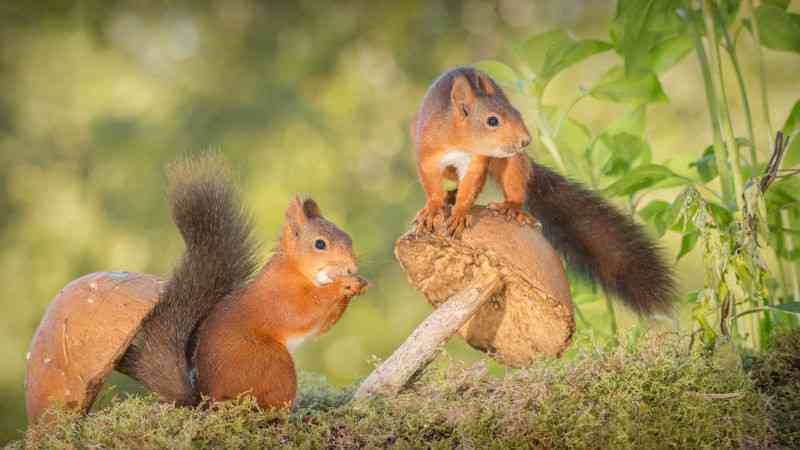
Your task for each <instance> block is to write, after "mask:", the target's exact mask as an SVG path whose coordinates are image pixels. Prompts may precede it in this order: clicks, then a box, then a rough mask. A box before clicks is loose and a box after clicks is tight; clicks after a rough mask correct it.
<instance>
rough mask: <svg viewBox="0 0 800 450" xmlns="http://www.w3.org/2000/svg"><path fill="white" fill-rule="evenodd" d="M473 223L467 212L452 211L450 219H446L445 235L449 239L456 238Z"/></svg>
mask: <svg viewBox="0 0 800 450" xmlns="http://www.w3.org/2000/svg"><path fill="white" fill-rule="evenodd" d="M473 223H474V218H473V217H472V215H471V214H470V213H469V212H468V211H462V210H458V209H456V210H454V211H453V214H452V215H450V218H448V219H447V234H448V235H449V236H450V237H454V238H457V237H459V236H461V233H463V232H464V230H466V229H467V228H469V227H471V226H472V225H473Z"/></svg>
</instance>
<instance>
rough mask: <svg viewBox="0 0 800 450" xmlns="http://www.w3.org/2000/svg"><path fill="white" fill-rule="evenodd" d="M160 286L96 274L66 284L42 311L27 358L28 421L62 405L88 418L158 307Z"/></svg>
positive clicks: (133, 276)
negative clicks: (88, 414)
mask: <svg viewBox="0 0 800 450" xmlns="http://www.w3.org/2000/svg"><path fill="white" fill-rule="evenodd" d="M161 284H162V281H161V280H160V279H159V278H157V277H155V276H153V275H145V274H140V273H130V272H99V273H92V274H89V275H86V276H84V277H81V278H78V279H77V280H75V281H73V282H71V283H70V284H68V285H67V286H66V287H65V288H64V289H63V290H62V291H61V292H60V293H59V294H58V295H57V296H56V298H55V299H53V302H52V303H51V304H50V306H49V307H48V308H47V312H46V313H45V316H44V318H43V319H42V322H41V323H40V324H39V328H37V329H36V334H35V335H34V336H33V341H32V342H31V346H30V351H29V352H28V355H27V358H28V369H27V374H26V376H25V400H26V407H27V411H28V421H29V422H31V423H33V422H35V421H36V420H38V419H39V418H40V417H41V416H42V415H43V414H44V413H45V411H46V410H48V409H49V408H50V407H52V406H54V405H61V406H62V407H64V408H67V409H69V410H74V411H79V412H81V413H86V412H88V410H89V408H91V406H92V403H93V402H94V399H95V397H96V396H97V393H98V392H99V391H100V388H101V387H102V386H103V382H104V381H105V379H106V378H107V377H108V375H109V374H110V373H111V371H112V370H113V369H114V367H115V366H116V365H117V363H118V362H119V360H120V359H122V357H123V355H124V354H125V351H126V350H127V349H128V346H129V345H130V344H131V341H132V340H133V339H134V337H135V336H136V333H137V332H138V331H139V328H140V327H141V324H142V320H143V319H144V317H145V316H146V315H147V313H148V312H149V311H150V310H151V309H152V308H153V306H154V305H155V304H156V303H157V302H158V298H159V290H160V289H161Z"/></svg>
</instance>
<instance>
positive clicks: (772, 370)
mask: <svg viewBox="0 0 800 450" xmlns="http://www.w3.org/2000/svg"><path fill="white" fill-rule="evenodd" d="M751 365H752V366H751V368H750V370H751V373H752V376H753V379H754V380H755V383H756V386H757V387H758V389H760V390H761V391H762V392H763V393H764V395H766V396H767V407H768V409H769V414H770V417H771V418H772V426H773V427H774V428H775V431H776V432H777V436H778V439H777V441H778V444H779V445H780V446H781V447H784V448H800V330H797V329H795V330H791V331H783V332H781V333H779V334H778V335H776V336H775V337H774V338H773V340H772V343H771V345H770V349H769V350H768V351H767V352H764V353H761V354H756V355H753V357H752V361H751Z"/></svg>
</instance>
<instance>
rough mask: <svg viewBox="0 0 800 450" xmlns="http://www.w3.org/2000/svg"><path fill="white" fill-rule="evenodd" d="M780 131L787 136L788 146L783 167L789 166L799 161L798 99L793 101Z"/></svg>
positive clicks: (799, 119)
mask: <svg viewBox="0 0 800 450" xmlns="http://www.w3.org/2000/svg"><path fill="white" fill-rule="evenodd" d="M781 131H783V134H784V135H786V137H788V138H789V148H788V149H786V154H785V155H784V157H783V167H791V166H794V165H796V164H798V163H800V100H798V101H796V102H795V103H794V106H793V107H792V111H791V112H790V113H789V117H787V118H786V122H785V123H784V124H783V128H781ZM795 133H797V134H795Z"/></svg>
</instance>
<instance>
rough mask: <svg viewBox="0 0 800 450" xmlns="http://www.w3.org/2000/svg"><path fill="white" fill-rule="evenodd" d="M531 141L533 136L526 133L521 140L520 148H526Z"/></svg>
mask: <svg viewBox="0 0 800 450" xmlns="http://www.w3.org/2000/svg"><path fill="white" fill-rule="evenodd" d="M530 143H531V136H530V135H525V136H524V137H523V138H522V139H520V140H519V148H525V147H527V146H528V145H530Z"/></svg>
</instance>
